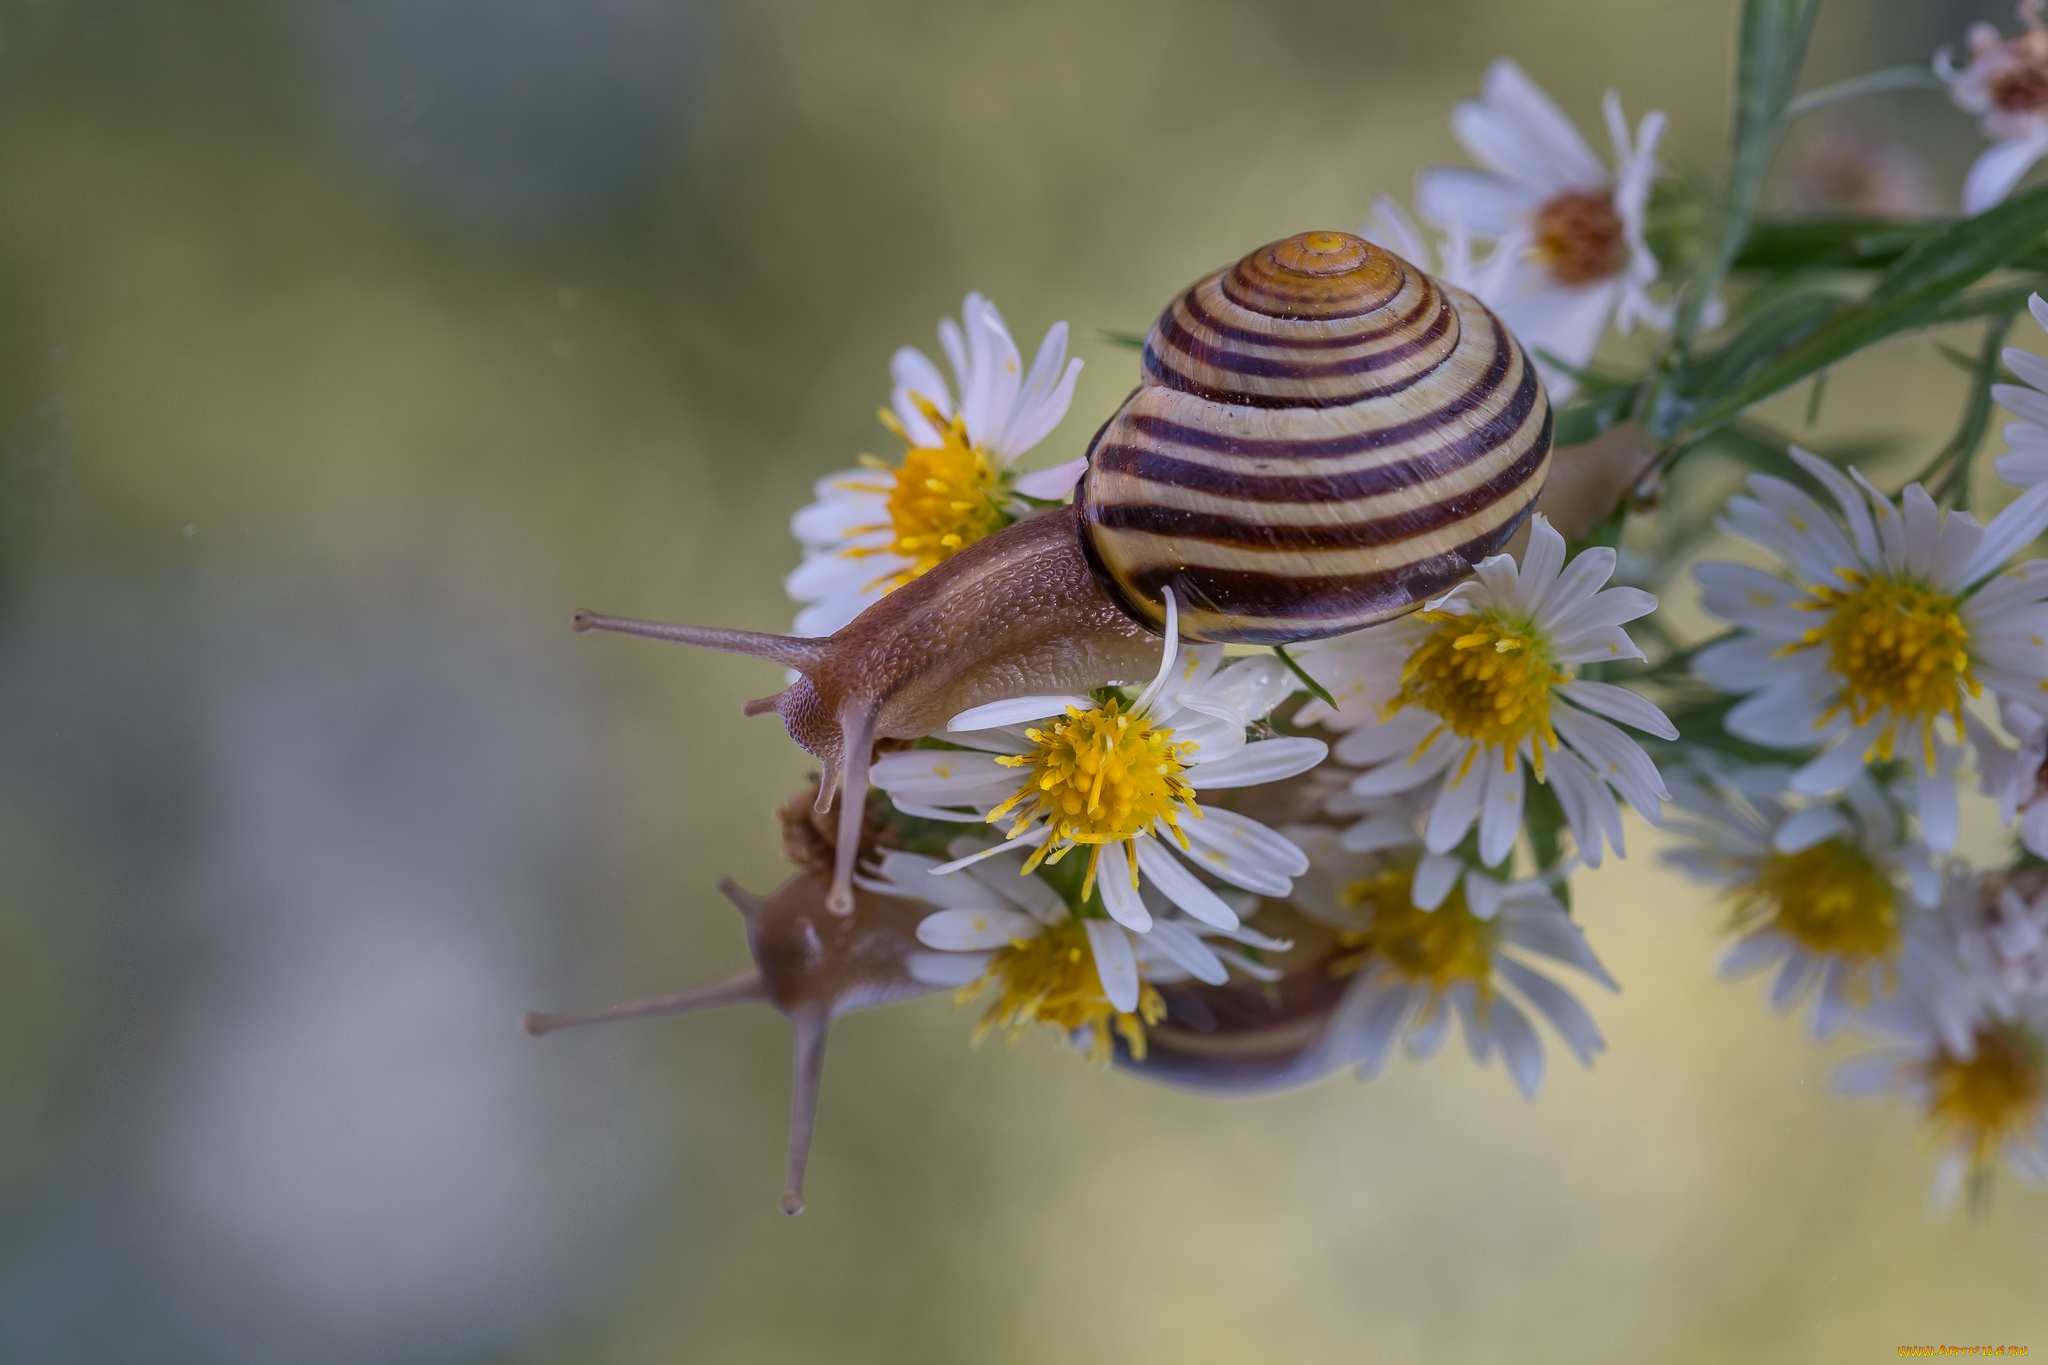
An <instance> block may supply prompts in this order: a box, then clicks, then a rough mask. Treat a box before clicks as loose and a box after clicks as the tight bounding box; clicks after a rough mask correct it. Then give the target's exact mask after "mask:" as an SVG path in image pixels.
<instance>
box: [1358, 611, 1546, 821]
mask: <svg viewBox="0 0 2048 1365" xmlns="http://www.w3.org/2000/svg"><path fill="white" fill-rule="evenodd" d="M1416 619H1417V620H1421V621H1428V622H1431V623H1433V624H1434V625H1435V626H1436V629H1435V630H1434V631H1432V632H1430V634H1428V635H1426V636H1424V637H1423V640H1422V643H1421V644H1419V645H1417V646H1416V648H1415V652H1414V653H1413V654H1411V655H1409V656H1408V662H1407V664H1406V665H1405V666H1404V667H1403V668H1402V670H1401V690H1400V691H1399V692H1398V693H1396V694H1395V696H1394V699H1393V700H1392V701H1390V702H1389V703H1387V707H1386V714H1387V715H1389V716H1391V715H1392V714H1393V713H1394V712H1396V711H1399V710H1400V709H1401V708H1402V707H1404V706H1419V707H1421V708H1422V709H1423V710H1425V711H1431V712H1434V713H1435V714H1436V716H1437V717H1438V718H1439V719H1440V720H1441V721H1442V722H1443V725H1444V728H1447V729H1449V730H1450V731H1452V733H1454V734H1457V735H1459V736H1460V737H1462V738H1464V739H1470V740H1477V741H1478V742H1479V743H1480V744H1482V745H1492V746H1497V747H1499V748H1500V749H1501V750H1502V758H1503V760H1504V761H1505V762H1506V763H1508V764H1510V765H1512V764H1513V763H1514V761H1515V757H1514V756H1515V751H1516V749H1517V748H1518V747H1519V746H1520V745H1521V742H1522V741H1523V740H1524V739H1529V740H1533V741H1534V742H1533V744H1532V745H1531V749H1532V756H1531V759H1530V762H1531V765H1532V766H1533V767H1534V768H1535V770H1536V776H1537V779H1538V780H1541V779H1542V777H1543V754H1544V751H1545V749H1546V748H1555V747H1556V746H1557V733H1556V731H1554V730H1552V729H1551V728H1550V689H1551V688H1553V687H1555V686H1557V685H1558V684H1559V683H1562V682H1566V681H1569V680H1570V677H1571V675H1570V674H1568V673H1567V672H1565V671H1564V670H1563V669H1561V668H1559V667H1557V666H1556V665H1555V664H1553V663H1552V662H1551V659H1550V648H1549V644H1548V642H1547V641H1545V640H1544V639H1543V638H1542V637H1541V636H1540V635H1538V634H1537V633H1536V630H1535V627H1534V625H1533V624H1532V623H1530V622H1527V621H1522V620H1517V619H1514V618H1512V617H1510V616H1508V615H1507V614H1506V613H1503V612H1498V611H1487V612H1481V613H1480V614H1479V615H1477V616H1456V615H1452V614H1451V613H1449V612H1442V611H1422V612H1417V613H1416ZM1430 738H1432V739H1434V738H1435V735H1434V734H1432V735H1431V736H1430ZM1427 743H1428V741H1424V746H1423V747H1427Z"/></svg>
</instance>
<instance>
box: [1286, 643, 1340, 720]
mask: <svg viewBox="0 0 2048 1365" xmlns="http://www.w3.org/2000/svg"><path fill="white" fill-rule="evenodd" d="M1273 654H1274V656H1275V657H1276V658H1278V659H1279V660H1280V662H1281V663H1283V664H1285V665H1286V666H1287V671H1288V672H1289V673H1292V674H1293V675H1294V676H1295V677H1297V678H1299V679H1300V680H1301V685H1302V686H1303V687H1306V688H1307V689H1308V690H1309V691H1310V692H1312V693H1313V694H1315V698H1316V700H1317V701H1320V702H1322V703H1323V704H1324V705H1326V706H1328V707H1329V708H1330V709H1331V710H1332V711H1334V710H1336V709H1337V699H1336V698H1335V697H1333V696H1331V695H1330V693H1329V689H1327V688H1325V687H1324V686H1323V685H1322V684H1321V683H1319V682H1317V681H1316V680H1315V679H1314V678H1311V677H1310V676H1309V675H1308V670H1307V669H1305V668H1303V667H1302V666H1301V665H1300V664H1299V663H1297V662H1296V661H1295V658H1294V656H1293V655H1292V654H1289V653H1288V652H1287V646H1286V645H1274V646H1273Z"/></svg>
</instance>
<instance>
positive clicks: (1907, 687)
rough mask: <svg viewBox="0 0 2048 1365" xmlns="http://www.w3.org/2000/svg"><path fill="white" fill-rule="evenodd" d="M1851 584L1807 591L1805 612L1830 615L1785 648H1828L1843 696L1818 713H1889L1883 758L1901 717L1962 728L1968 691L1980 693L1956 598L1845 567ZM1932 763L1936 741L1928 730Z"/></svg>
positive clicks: (1853, 716) (1861, 717)
mask: <svg viewBox="0 0 2048 1365" xmlns="http://www.w3.org/2000/svg"><path fill="white" fill-rule="evenodd" d="M1842 578H1843V580H1844V581H1846V582H1847V583H1848V584H1849V586H1848V587H1847V588H1846V589H1845V588H1833V587H1827V586H1820V587H1811V588H1808V589H1807V597H1806V600H1804V601H1802V602H1800V603H1799V606H1800V609H1801V610H1804V611H1813V612H1820V613H1823V614H1824V616H1825V619H1824V620H1823V621H1822V622H1821V623H1820V624H1819V625H1817V626H1815V627H1813V628H1812V629H1811V630H1809V631H1807V632H1806V634H1805V635H1804V636H1803V637H1802V638H1800V639H1799V640H1797V641H1795V642H1793V643H1792V644H1791V645H1788V646H1786V649H1787V651H1788V652H1790V651H1795V650H1801V649H1813V648H1818V647H1820V646H1823V645H1824V646H1826V647H1827V651H1828V664H1829V666H1830V667H1831V668H1833V670H1834V672H1835V675H1836V676H1837V677H1839V678H1840V679H1841V681H1842V697H1841V700H1840V701H1838V702H1836V703H1835V705H1834V706H1833V707H1831V708H1830V709H1829V710H1828V712H1827V714H1826V715H1824V716H1822V717H1821V723H1822V724H1825V723H1827V722H1828V721H1829V720H1832V719H1833V718H1834V717H1835V716H1837V715H1839V714H1840V713H1842V712H1844V711H1846V712H1848V713H1849V719H1850V721H1851V723H1853V724H1856V725H1861V724H1863V723H1864V722H1865V721H1868V720H1869V719H1870V718H1871V717H1873V716H1877V715H1881V714H1884V713H1886V712H1889V713H1890V715H1891V717H1892V719H1891V720H1889V721H1887V722H1886V724H1885V727H1884V732H1883V733H1882V734H1881V735H1880V736H1879V737H1878V739H1877V741H1876V742H1875V743H1874V744H1873V745H1872V746H1871V753H1872V755H1873V756H1874V757H1876V758H1879V759H1888V758H1890V757H1891V756H1892V745H1893V742H1894V741H1895V739H1896V738H1897V730H1898V722H1899V721H1901V720H1919V721H1931V720H1933V719H1934V718H1935V717H1936V716H1940V715H1946V716H1948V717H1949V719H1950V720H1952V721H1953V722H1955V724H1957V725H1958V726H1960V725H1961V724H1962V722H1963V695H1964V693H1965V692H1967V693H1968V694H1969V695H1970V696H1973V697H1974V696H1976V695H1977V694H1978V693H1979V692H1980V691H1981V690H1982V688H1981V686H1980V685H1979V684H1978V682H1977V680H1976V678H1974V677H1973V676H1971V673H1970V633H1969V630H1968V628H1967V627H1965V626H1964V625H1963V618H1962V614H1961V611H1960V607H1961V602H1960V600H1959V599H1957V598H1954V597H1949V596H1944V595H1943V594H1941V593H1937V592H1930V591H1929V590H1927V589H1926V588H1922V587H1919V586H1918V585H1916V584H1912V583H1906V582H1902V581H1900V580H1898V579H1895V578H1888V577H1882V576H1880V577H1870V576H1866V575H1864V574H1858V573H1851V572H1849V571H1847V570H1844V571H1842ZM1926 744H1927V748H1928V753H1927V756H1926V757H1927V761H1928V763H1929V764H1932V763H1933V761H1934V754H1933V747H1934V738H1933V734H1932V732H1931V731H1930V732H1929V733H1928V735H1927V739H1926Z"/></svg>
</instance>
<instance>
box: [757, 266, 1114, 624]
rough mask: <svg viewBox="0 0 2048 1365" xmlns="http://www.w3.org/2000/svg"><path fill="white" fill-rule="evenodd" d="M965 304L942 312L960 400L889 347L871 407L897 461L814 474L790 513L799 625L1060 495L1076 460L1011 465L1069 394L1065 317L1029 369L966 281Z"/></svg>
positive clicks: (903, 577)
mask: <svg viewBox="0 0 2048 1365" xmlns="http://www.w3.org/2000/svg"><path fill="white" fill-rule="evenodd" d="M961 314H962V317H963V319H964V321H965V324H966V325H965V327H964V328H963V327H962V326H961V324H959V323H956V322H954V321H953V319H951V318H947V319H946V320H944V321H943V322H941V323H940V324H939V343H940V345H941V346H942V347H943V348H944V349H945V352H946V359H947V360H948V361H950V362H951V364H952V367H953V374H954V377H955V378H956V379H957V380H958V382H959V400H960V401H959V403H958V405H957V406H956V405H955V403H954V401H953V391H952V390H951V389H949V388H948V387H947V385H946V380H945V378H944V376H942V375H941V374H940V373H939V367H938V366H937V365H935V364H933V363H932V361H931V359H930V358H929V357H927V356H926V355H925V354H924V352H922V351H920V350H917V349H916V348H915V347H911V346H905V347H904V348H903V349H902V350H900V351H898V352H896V355H895V358H894V359H893V360H891V361H890V364H889V369H890V373H891V374H892V375H893V376H894V378H895V392H894V393H893V394H892V395H891V398H890V405H889V408H888V409H885V410H884V411H883V412H882V413H881V418H882V422H883V424H884V425H886V426H887V427H888V428H889V429H890V430H891V431H893V432H894V433H895V434H896V435H897V436H898V437H900V438H901V439H902V441H903V443H904V445H905V447H906V449H905V451H904V455H903V463H902V465H901V466H900V467H895V468H892V467H890V466H889V465H887V464H884V463H882V462H881V461H879V460H875V459H872V458H871V457H867V456H863V457H862V463H863V464H864V465H865V466H866V467H865V468H862V469H850V470H845V471H843V472H841V473H838V474H828V475H826V476H825V477H824V478H822V479H820V480H819V481H818V485H817V488H816V490H815V491H816V494H817V501H816V502H813V503H811V504H809V505H808V506H806V507H804V508H803V509H802V510H800V511H799V512H798V513H797V514H796V516H795V517H793V518H792V519H791V520H790V531H791V532H792V533H793V534H794V535H795V536H796V538H797V539H798V540H799V541H801V542H802V543H803V545H804V552H805V555H804V562H803V563H802V564H800V565H798V566H797V568H796V570H795V571H794V572H793V573H791V574H790V575H789V578H788V580H787V582H786V584H785V586H786V587H787V588H788V590H789V595H790V596H791V597H792V598H794V599H795V600H796V601H798V602H802V603H805V604H806V605H805V606H804V608H803V610H802V611H800V612H798V613H797V618H796V633H797V634H798V635H831V634H834V633H836V632H837V631H838V630H839V629H840V628H841V627H843V626H844V625H846V623H847V622H849V621H851V620H852V619H853V618H854V617H856V616H858V615H860V613H861V612H862V611H863V610H865V609H866V608H867V607H868V606H869V605H870V604H871V603H873V602H874V601H875V600H876V599H877V598H880V597H882V596H883V595H884V594H886V593H888V592H891V591H893V590H894V589H896V588H899V587H901V586H902V585H903V584H905V583H908V582H909V581H910V580H911V579H913V578H915V577H917V576H918V575H919V574H921V573H924V572H926V571H927V570H929V569H930V568H932V567H933V566H934V565H936V564H938V563H940V562H941V561H943V560H945V559H947V558H949V557H951V556H952V555H954V554H955V553H957V552H958V551H960V550H963V549H965V548H966V547H967V546H969V545H972V544H973V543H974V542H975V541H977V540H980V539H981V538H982V537H984V536H986V535H988V534H989V533H990V532H992V531H997V530H1000V529H1001V528H1003V527H1004V526H1007V525H1009V524H1010V523H1011V522H1013V521H1015V520H1017V518H1019V517H1022V516H1027V515H1029V514H1030V513H1031V511H1032V510H1033V505H1034V503H1042V502H1058V501H1060V500H1062V499H1064V498H1065V497H1066V496H1067V494H1068V493H1069V492H1071V491H1072V490H1073V487H1074V481H1075V480H1076V479H1078V478H1080V476H1081V470H1082V468H1083V466H1084V464H1085V461H1083V460H1070V461H1068V462H1067V463H1066V464H1062V465H1057V466H1055V467H1053V468H1051V469H1041V470H1036V471H1033V472H1032V473H1028V474H1020V473H1018V472H1017V471H1015V470H1014V469H1012V468H1011V464H1012V462H1014V461H1015V460H1016V459H1017V458H1018V457H1019V456H1021V455H1023V454H1024V453H1025V452H1027V451H1029V450H1030V449H1031V448H1032V447H1033V446H1036V445H1037V444H1038V443H1039V442H1040V441H1042V440H1044V439H1045V438H1046V437H1047V436H1048V435H1049V434H1051V432H1052V429H1053V428H1054V427H1056V426H1058V425H1059V423H1060V419H1061V418H1063V417H1065V416H1066V415H1067V406H1068V404H1070V403H1072V402H1073V399H1074V381H1075V380H1076V378H1078V377H1079V375H1080V373H1081V362H1080V361H1079V360H1069V359H1067V324H1066V323H1064V322H1056V323H1054V324H1053V325H1052V327H1051V329H1050V330H1048V331H1047V332H1046V334H1045V340H1044V341H1043V342H1042V343H1040V345H1039V348H1038V358H1037V359H1036V360H1035V361H1033V362H1032V366H1031V373H1030V374H1028V375H1026V374H1024V372H1023V365H1022V361H1021V358H1020V357H1019V356H1018V353H1017V343H1016V342H1014V341H1012V340H1011V339H1010V331H1009V328H1007V327H1005V326H1004V325H1003V315H1002V314H1001V313H999V312H997V311H996V306H995V305H994V304H992V303H990V302H989V301H988V300H987V299H985V298H983V297H982V296H981V295H979V294H969V295H968V296H967V302H966V305H965V306H964V307H963V308H962V310H961Z"/></svg>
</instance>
